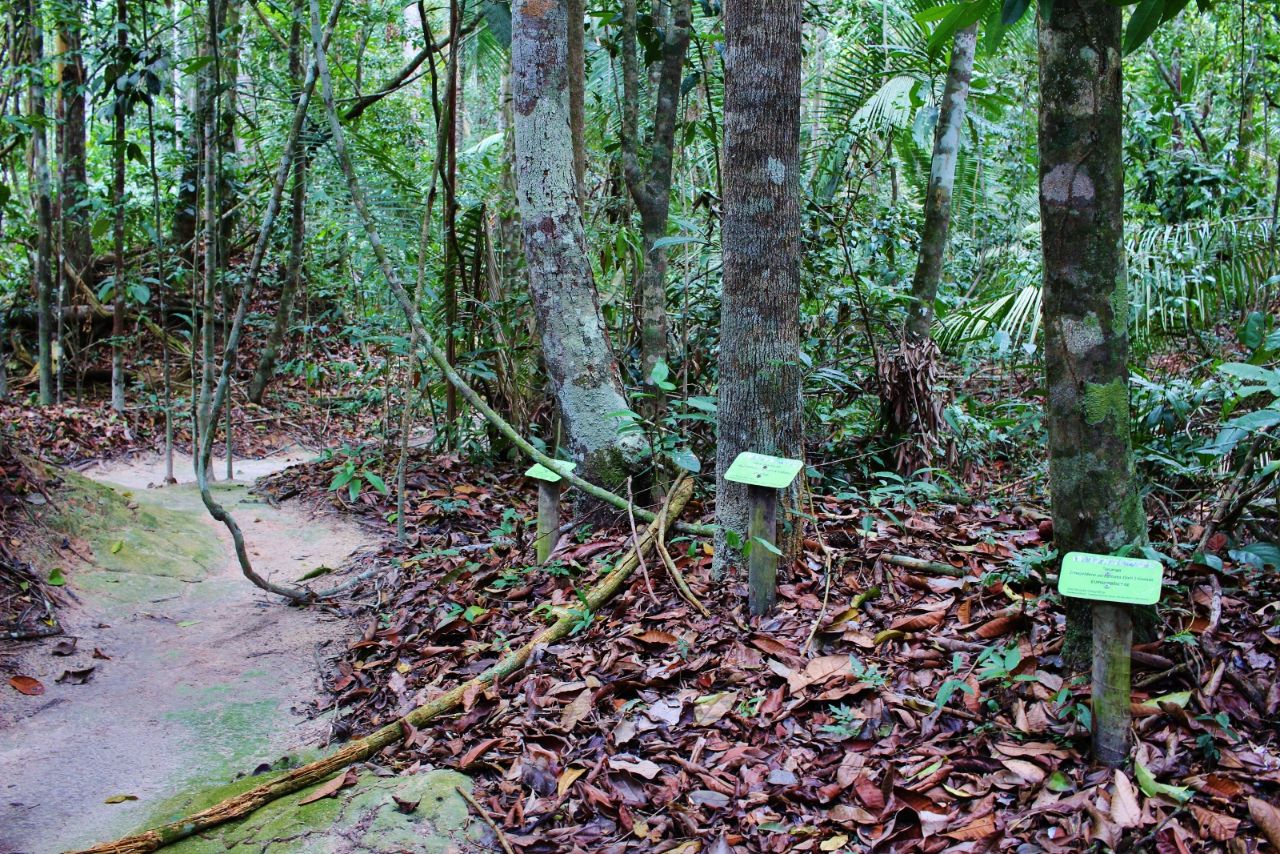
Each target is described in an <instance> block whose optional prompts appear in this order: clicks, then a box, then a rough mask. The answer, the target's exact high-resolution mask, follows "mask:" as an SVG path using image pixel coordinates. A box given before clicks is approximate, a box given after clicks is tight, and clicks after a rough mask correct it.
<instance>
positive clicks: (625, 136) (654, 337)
mask: <svg viewBox="0 0 1280 854" xmlns="http://www.w3.org/2000/svg"><path fill="white" fill-rule="evenodd" d="M622 28H623V33H622V64H623V71H622V80H623V102H624V103H623V110H622V115H623V119H622V159H623V175H624V176H625V178H626V182H627V189H628V190H629V191H630V192H631V198H632V200H633V201H634V202H635V205H636V210H637V211H639V213H640V225H641V231H642V233H643V235H644V266H643V267H642V268H641V271H640V282H639V289H640V367H641V372H642V374H643V376H644V378H645V379H646V381H647V379H648V378H649V377H650V376H651V375H652V373H653V369H654V367H655V366H656V365H657V364H658V363H659V362H665V361H666V360H667V250H666V249H665V248H663V247H657V246H655V245H654V244H656V243H657V242H658V241H659V240H661V239H662V238H663V237H666V234H667V214H668V212H669V210H670V207H671V167H672V161H673V160H674V152H675V133H676V123H677V119H678V118H679V116H678V113H679V107H680V84H681V81H682V73H683V70H684V57H685V53H686V52H687V50H688V48H689V37H690V33H691V32H692V28H693V18H692V11H691V9H690V3H689V0H676V1H675V3H674V6H673V8H672V16H671V25H670V26H669V27H667V28H666V39H665V41H664V42H663V45H662V67H661V70H660V72H659V75H658V94H657V103H656V105H655V107H654V117H653V130H652V133H651V136H650V141H649V146H650V152H649V161H648V164H647V167H648V168H647V169H646V168H645V167H644V166H641V164H640V155H639V152H638V148H639V134H640V131H639V104H640V72H639V62H638V60H637V57H636V0H624V2H623V24H622ZM650 393H651V394H652V395H654V397H653V405H652V407H651V412H650V414H651V415H652V416H654V417H656V416H657V415H659V414H660V413H661V412H662V409H663V393H662V390H661V389H659V388H658V387H657V386H656V385H655V386H653V387H652V388H651V389H650Z"/></svg>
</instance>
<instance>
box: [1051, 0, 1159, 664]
mask: <svg viewBox="0 0 1280 854" xmlns="http://www.w3.org/2000/svg"><path fill="white" fill-rule="evenodd" d="M1120 20H1121V15H1120V9H1119V7H1117V6H1113V5H1112V4H1110V3H1109V2H1107V0H1058V2H1056V3H1054V5H1053V14H1052V18H1051V20H1049V21H1045V20H1044V19H1043V18H1041V19H1040V21H1039V49H1040V121H1039V137H1040V222H1041V229H1042V232H1041V240H1042V243H1043V249H1044V297H1043V299H1044V308H1043V310H1044V328H1045V341H1044V348H1045V371H1046V374H1047V388H1048V394H1047V398H1048V400H1047V414H1048V431H1049V489H1050V493H1051V497H1052V502H1053V523H1054V528H1053V530H1054V545H1055V547H1056V548H1057V550H1058V552H1059V553H1061V554H1065V553H1067V552H1070V551H1084V552H1094V553H1101V554H1110V553H1112V552H1114V551H1115V550H1117V549H1119V548H1120V547H1122V546H1124V545H1126V544H1129V543H1133V542H1136V541H1141V540H1143V539H1145V531H1146V517H1145V515H1144V513H1143V508H1142V502H1141V498H1140V497H1139V494H1138V490H1137V485H1136V482H1135V476H1134V467H1133V454H1132V450H1131V446H1130V438H1129V382H1128V380H1129V370H1128V357H1129V299H1128V292H1127V288H1126V282H1125V258H1124V169H1123V162H1122V160H1121V154H1122V149H1121V124H1122V121H1123V112H1124V103H1123V100H1122V97H1121V75H1120V56H1121V52H1120V45H1121V41H1120V38H1121V35H1120V34H1121V28H1120ZM1091 623H1092V620H1091V617H1090V610H1089V604H1088V603H1087V602H1084V601H1082V600H1071V599H1068V600H1067V640H1066V645H1065V646H1064V648H1063V656H1064V658H1066V659H1067V661H1068V664H1070V665H1071V666H1073V667H1076V668H1077V669H1083V668H1085V667H1087V666H1088V664H1087V663H1088V661H1089V657H1090V650H1091V640H1090V634H1091Z"/></svg>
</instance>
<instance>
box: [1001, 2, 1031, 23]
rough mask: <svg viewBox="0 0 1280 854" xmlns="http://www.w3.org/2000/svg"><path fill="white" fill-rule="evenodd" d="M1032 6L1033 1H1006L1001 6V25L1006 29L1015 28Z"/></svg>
mask: <svg viewBox="0 0 1280 854" xmlns="http://www.w3.org/2000/svg"><path fill="white" fill-rule="evenodd" d="M1030 5H1031V0H1004V2H1003V3H1001V4H1000V23H1002V24H1004V25H1005V26H1006V27H1011V26H1013V25H1014V24H1016V23H1018V21H1021V20H1022V16H1023V15H1025V14H1026V13H1027V7H1029V6H1030Z"/></svg>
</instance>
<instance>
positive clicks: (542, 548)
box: [524, 460, 578, 563]
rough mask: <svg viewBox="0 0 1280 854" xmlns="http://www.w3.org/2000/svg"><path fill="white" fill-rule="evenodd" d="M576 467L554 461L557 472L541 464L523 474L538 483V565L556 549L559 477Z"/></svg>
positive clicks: (546, 559)
mask: <svg viewBox="0 0 1280 854" xmlns="http://www.w3.org/2000/svg"><path fill="white" fill-rule="evenodd" d="M577 467H578V466H577V464H575V463H571V462H569V461H568V460H556V468H557V469H559V471H558V472H556V471H552V470H551V469H549V468H547V467H546V466H544V465H542V463H535V464H534V465H532V466H530V467H529V470H528V471H526V472H525V473H524V474H525V477H531V478H533V479H534V480H536V481H538V535H537V539H536V540H534V549H535V551H536V552H537V555H538V563H546V562H547V561H548V560H550V559H551V552H552V550H553V549H554V548H555V547H556V532H557V531H559V530H560V484H561V481H563V480H564V478H563V477H561V475H563V474H568V473H569V472H571V471H573V470H574V469H575V468H577Z"/></svg>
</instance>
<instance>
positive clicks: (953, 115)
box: [879, 24, 978, 475]
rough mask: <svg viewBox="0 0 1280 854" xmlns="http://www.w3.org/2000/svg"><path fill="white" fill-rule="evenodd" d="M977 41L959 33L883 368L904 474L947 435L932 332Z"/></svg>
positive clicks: (973, 32) (928, 460)
mask: <svg viewBox="0 0 1280 854" xmlns="http://www.w3.org/2000/svg"><path fill="white" fill-rule="evenodd" d="M977 41H978V25H977V24H974V25H973V26H970V27H966V28H965V29H963V30H960V31H958V32H957V33H956V34H955V37H954V39H953V40H952V46H951V64H950V65H949V66H948V68H947V80H946V85H945V86H944V87H943V91H942V103H941V105H940V107H939V112H938V124H937V127H936V128H935V129H934V134H933V160H932V163H931V165H930V168H929V187H928V189H927V190H926V192H925V202H924V225H923V227H922V229H921V232H920V253H919V256H918V257H917V260H916V270H915V276H914V277H913V278H912V281H911V308H910V309H909V311H908V312H907V320H906V324H905V325H904V329H903V337H902V340H901V341H900V342H899V346H898V349H897V351H896V352H895V353H894V354H893V355H892V357H891V358H889V359H886V360H884V361H883V362H881V363H880V365H879V368H880V389H881V394H882V401H881V402H882V405H883V412H884V415H885V418H886V421H887V423H888V426H889V428H890V430H891V431H892V433H893V434H894V435H895V437H897V438H901V439H902V441H900V442H899V443H898V446H897V451H896V455H897V459H896V465H897V468H898V471H900V472H901V473H902V474H904V475H908V474H911V473H913V472H916V471H918V470H920V469H928V468H930V467H931V466H933V464H934V457H935V455H936V454H937V453H938V451H939V446H940V440H939V435H940V433H941V432H942V429H943V420H942V408H943V401H942V400H940V399H939V397H938V395H937V394H936V392H935V390H934V375H935V373H936V372H937V360H938V346H937V344H935V343H934V341H933V339H932V337H931V336H930V330H931V327H932V326H933V314H934V313H933V303H934V300H935V299H936V297H937V295H938V284H939V282H940V281H941V280H942V260H943V257H944V256H945V255H946V250H947V232H948V231H949V229H950V227H951V193H952V190H953V188H954V187H955V180H956V160H957V158H958V155H959V153H960V139H961V135H962V133H963V131H964V108H965V101H966V100H967V98H968V96H969V81H970V80H971V79H972V77H973V55H974V48H975V46H976V45H977Z"/></svg>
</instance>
